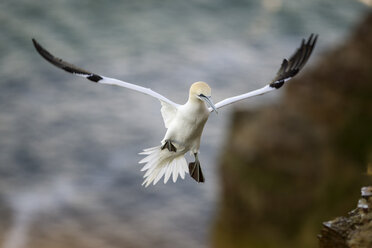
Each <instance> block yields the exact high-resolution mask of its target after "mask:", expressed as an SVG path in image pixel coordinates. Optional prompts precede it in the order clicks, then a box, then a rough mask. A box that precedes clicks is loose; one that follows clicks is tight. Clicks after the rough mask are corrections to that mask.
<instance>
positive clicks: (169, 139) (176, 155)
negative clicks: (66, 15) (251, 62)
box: [32, 34, 317, 187]
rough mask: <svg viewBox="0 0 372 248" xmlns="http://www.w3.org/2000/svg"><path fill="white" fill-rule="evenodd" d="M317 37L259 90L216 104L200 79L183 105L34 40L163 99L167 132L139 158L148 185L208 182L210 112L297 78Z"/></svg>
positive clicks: (94, 77)
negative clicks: (203, 147) (205, 156)
mask: <svg viewBox="0 0 372 248" xmlns="http://www.w3.org/2000/svg"><path fill="white" fill-rule="evenodd" d="M316 40H317V36H316V35H315V36H314V35H313V34H312V35H311V36H310V37H309V39H308V40H307V41H306V42H305V40H302V44H301V46H300V47H299V48H298V49H297V51H296V52H295V53H294V54H293V55H292V56H291V57H290V59H289V60H287V59H284V60H283V62H282V65H281V67H280V69H279V71H278V72H277V75H276V77H275V78H274V79H273V80H272V81H271V82H270V83H269V84H267V85H266V86H264V87H262V88H260V89H258V90H255V91H251V92H248V93H244V94H242V95H238V96H235V97H231V98H227V99H225V100H223V101H220V102H218V103H217V104H215V105H214V104H213V102H212V100H211V88H210V87H209V85H208V84H206V83H205V82H196V83H194V84H192V85H191V87H190V91H189V98H188V101H187V102H186V103H185V104H184V105H179V104H176V103H174V102H172V101H171V100H169V99H168V98H166V97H164V96H162V95H160V94H159V93H157V92H155V91H152V90H151V89H149V88H145V87H142V86H138V85H135V84H131V83H127V82H124V81H121V80H118V79H114V78H109V77H104V76H100V75H98V74H95V73H92V72H89V71H86V70H84V69H81V68H79V67H77V66H75V65H72V64H70V63H67V62H65V61H63V60H61V59H59V58H57V57H54V56H53V55H52V54H50V53H49V52H48V51H47V50H45V49H44V48H43V47H42V46H41V45H40V44H39V43H38V42H36V40H34V39H33V40H32V41H33V43H34V46H35V48H36V50H37V51H38V52H39V54H40V55H41V56H42V57H43V58H45V59H46V60H47V61H49V62H50V63H52V64H53V65H55V66H57V67H59V68H61V69H63V70H65V71H67V72H70V73H73V74H75V75H77V76H82V77H85V78H87V79H89V80H91V81H93V82H96V83H100V84H109V85H117V86H121V87H125V88H128V89H131V90H135V91H138V92H141V93H144V94H147V95H149V96H152V97H155V98H157V99H158V100H160V102H161V105H162V107H161V114H162V116H163V120H164V125H165V127H166V128H167V132H166V133H165V136H164V138H163V140H162V141H161V144H160V145H159V146H156V147H152V148H148V149H144V150H143V152H141V153H140V154H141V155H145V156H146V157H145V158H143V159H142V160H141V161H139V163H140V164H144V166H143V168H142V169H141V171H144V172H145V174H144V178H145V180H144V182H143V185H145V186H146V187H147V186H149V185H150V184H151V183H153V184H156V183H157V182H158V181H159V180H160V179H161V178H163V177H164V183H167V181H168V180H169V179H170V178H171V177H172V180H173V182H176V181H177V178H178V176H180V177H181V178H182V179H184V178H185V175H186V174H187V173H190V175H191V177H192V178H194V179H195V180H196V181H197V182H204V175H203V173H202V170H201V167H200V162H199V159H198V153H199V148H200V139H201V135H202V132H203V128H204V125H205V123H206V122H207V120H208V117H209V114H210V113H211V112H213V111H215V112H216V113H217V109H219V108H222V107H224V106H227V105H229V104H232V103H235V102H238V101H241V100H244V99H247V98H249V97H253V96H257V95H262V94H265V93H267V92H270V91H273V90H276V89H279V88H280V87H282V85H283V84H284V83H285V82H286V81H288V80H289V79H291V78H293V77H294V76H295V75H296V74H297V73H298V72H299V71H300V70H301V69H302V67H303V66H304V65H305V64H306V62H307V60H308V58H309V57H310V55H311V53H312V51H313V48H314V46H315V43H316ZM188 151H190V152H191V153H193V154H194V156H195V161H194V162H191V163H189V165H187V162H186V159H185V157H184V155H185V153H187V152H188Z"/></svg>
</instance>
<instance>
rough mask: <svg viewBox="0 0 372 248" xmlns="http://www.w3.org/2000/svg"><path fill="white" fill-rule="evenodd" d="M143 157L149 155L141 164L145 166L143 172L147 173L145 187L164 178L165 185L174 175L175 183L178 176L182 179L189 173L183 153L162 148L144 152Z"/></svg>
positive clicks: (149, 149) (153, 148)
mask: <svg viewBox="0 0 372 248" xmlns="http://www.w3.org/2000/svg"><path fill="white" fill-rule="evenodd" d="M140 154H141V155H147V156H146V157H145V158H143V159H142V160H141V161H139V163H140V164H145V165H144V166H143V168H142V169H141V171H146V173H145V175H144V176H143V177H144V178H145V180H144V181H143V183H142V185H145V187H147V186H149V185H150V184H151V183H153V184H154V185H155V184H156V183H157V182H158V181H159V180H160V179H161V178H162V177H163V176H164V183H167V182H168V180H169V178H170V176H171V175H172V179H173V182H176V181H177V178H178V175H180V177H181V178H182V179H184V178H185V174H186V173H189V171H188V167H187V162H186V159H185V158H184V156H183V155H184V154H183V153H175V152H170V151H168V150H167V149H163V150H162V149H161V148H160V146H158V147H152V148H148V149H145V150H143V152H141V153H140Z"/></svg>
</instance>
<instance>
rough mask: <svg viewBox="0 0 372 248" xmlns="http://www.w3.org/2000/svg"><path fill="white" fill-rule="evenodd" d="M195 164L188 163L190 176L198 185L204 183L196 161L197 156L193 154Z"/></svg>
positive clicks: (197, 160)
mask: <svg viewBox="0 0 372 248" xmlns="http://www.w3.org/2000/svg"><path fill="white" fill-rule="evenodd" d="M194 155H195V162H191V163H189V172H190V176H191V177H192V178H194V179H195V181H197V182H198V183H204V176H203V172H202V169H201V166H200V162H199V159H198V154H197V153H195V154H194Z"/></svg>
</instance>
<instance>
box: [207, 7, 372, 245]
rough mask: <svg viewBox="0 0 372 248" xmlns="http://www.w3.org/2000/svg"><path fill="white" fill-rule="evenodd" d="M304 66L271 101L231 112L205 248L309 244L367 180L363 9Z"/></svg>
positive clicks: (370, 146) (369, 155) (371, 62)
mask: <svg viewBox="0 0 372 248" xmlns="http://www.w3.org/2000/svg"><path fill="white" fill-rule="evenodd" d="M321 38H322V37H320V38H319V41H318V42H322V39H321ZM312 59H313V60H314V59H316V58H315V57H313V58H312ZM305 69H306V70H305V73H302V74H301V75H300V76H299V77H298V78H296V79H294V80H293V81H291V82H290V83H289V84H288V85H286V87H284V89H283V91H284V96H283V98H282V100H281V101H280V102H278V103H276V104H275V105H272V106H266V107H263V108H260V109H256V110H251V111H241V112H236V113H235V114H234V116H233V122H232V126H231V132H230V135H229V139H228V140H227V141H226V143H225V144H226V147H224V151H225V152H224V155H223V156H222V157H221V161H222V162H221V163H222V166H221V172H220V175H221V182H222V192H221V193H222V198H221V204H220V206H221V207H220V209H219V213H218V215H217V216H218V219H217V221H216V224H215V229H214V235H213V247H221V248H222V247H223V248H226V247H254V248H257V247H275V248H278V247H286V248H288V247H303V248H306V247H317V246H318V244H317V243H318V240H317V234H318V233H319V230H320V228H321V223H323V222H324V220H329V219H332V218H334V217H335V216H342V215H343V214H344V213H346V212H348V210H350V209H353V208H354V207H355V202H357V199H358V198H359V194H358V192H359V189H360V188H361V187H362V186H363V185H365V184H366V183H367V182H368V177H367V176H366V175H365V174H364V172H365V168H366V165H367V163H368V161H371V159H372V128H371V127H372V14H370V15H369V16H367V18H366V20H365V21H364V22H363V23H361V24H360V25H359V26H358V27H357V28H356V30H355V32H354V34H353V35H352V36H351V37H350V38H349V39H348V40H347V41H345V42H344V44H342V45H341V46H340V47H338V48H335V49H333V51H330V52H329V53H328V54H326V55H325V56H324V58H322V59H320V60H319V61H318V62H317V63H316V65H315V66H313V67H312V68H311V67H307V68H305Z"/></svg>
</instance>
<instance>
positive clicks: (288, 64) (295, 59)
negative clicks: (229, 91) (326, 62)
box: [209, 34, 318, 111]
mask: <svg viewBox="0 0 372 248" xmlns="http://www.w3.org/2000/svg"><path fill="white" fill-rule="evenodd" d="M317 39H318V35H314V34H311V35H310V37H309V38H308V39H307V41H305V39H303V40H302V43H301V46H300V47H299V48H298V49H297V50H296V52H295V53H294V54H293V55H292V56H291V57H290V58H289V59H288V60H287V59H284V60H283V62H282V65H281V66H280V68H279V70H278V72H277V74H276V76H275V78H274V79H273V80H272V81H271V82H270V83H269V84H267V85H265V86H264V87H262V88H260V89H257V90H254V91H250V92H248V93H245V94H242V95H238V96H234V97H230V98H226V99H225V100H222V101H220V102H218V103H216V104H215V107H216V108H217V109H219V108H222V107H224V106H226V105H229V104H232V103H235V102H238V101H241V100H244V99H247V98H249V97H253V96H258V95H262V94H265V93H267V92H270V91H273V90H277V89H279V88H280V87H282V86H283V84H284V83H285V82H286V81H288V80H290V79H291V78H293V77H294V76H295V75H296V74H297V73H298V72H299V71H300V70H301V69H302V68H303V67H304V66H305V64H306V62H307V61H308V59H309V57H310V55H311V53H312V51H313V49H314V47H315V44H316V41H317ZM209 110H210V111H212V109H211V108H210V109H209Z"/></svg>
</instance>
